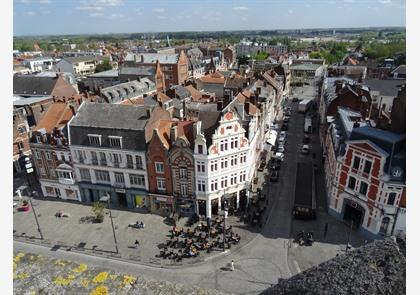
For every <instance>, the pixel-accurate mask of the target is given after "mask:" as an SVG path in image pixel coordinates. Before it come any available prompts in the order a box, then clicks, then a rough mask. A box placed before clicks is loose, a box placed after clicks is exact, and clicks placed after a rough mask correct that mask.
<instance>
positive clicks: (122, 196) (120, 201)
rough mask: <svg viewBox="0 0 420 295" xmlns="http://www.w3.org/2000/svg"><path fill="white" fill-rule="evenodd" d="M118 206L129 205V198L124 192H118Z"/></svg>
mask: <svg viewBox="0 0 420 295" xmlns="http://www.w3.org/2000/svg"><path fill="white" fill-rule="evenodd" d="M117 198H118V206H120V207H127V198H126V196H125V194H124V193H117Z"/></svg>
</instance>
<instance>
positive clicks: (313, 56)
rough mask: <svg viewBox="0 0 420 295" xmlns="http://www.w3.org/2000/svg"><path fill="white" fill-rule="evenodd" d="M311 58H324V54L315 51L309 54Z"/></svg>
mask: <svg viewBox="0 0 420 295" xmlns="http://www.w3.org/2000/svg"><path fill="white" fill-rule="evenodd" d="M309 58H324V57H323V56H322V53H321V52H319V51H313V52H311V53H309Z"/></svg>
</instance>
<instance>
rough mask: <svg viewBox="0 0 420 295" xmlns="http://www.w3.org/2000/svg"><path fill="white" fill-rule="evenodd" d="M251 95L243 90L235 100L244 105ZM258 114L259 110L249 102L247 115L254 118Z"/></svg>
mask: <svg viewBox="0 0 420 295" xmlns="http://www.w3.org/2000/svg"><path fill="white" fill-rule="evenodd" d="M251 94H252V93H251V91H249V90H244V91H242V92H240V93H239V94H238V95H237V100H238V101H239V102H240V103H243V104H245V102H246V101H247V100H248V101H249V97H250V96H251ZM259 113H260V110H259V109H258V108H257V106H256V105H255V104H253V103H252V102H249V114H250V115H252V116H256V115H258V114H259Z"/></svg>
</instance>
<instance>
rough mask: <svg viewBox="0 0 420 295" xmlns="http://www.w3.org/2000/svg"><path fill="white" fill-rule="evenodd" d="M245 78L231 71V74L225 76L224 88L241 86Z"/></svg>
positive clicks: (244, 82)
mask: <svg viewBox="0 0 420 295" xmlns="http://www.w3.org/2000/svg"><path fill="white" fill-rule="evenodd" d="M246 82H247V79H246V78H245V77H242V76H241V75H239V74H236V73H233V74H232V75H231V76H229V77H226V81H225V88H243V87H244V84H246Z"/></svg>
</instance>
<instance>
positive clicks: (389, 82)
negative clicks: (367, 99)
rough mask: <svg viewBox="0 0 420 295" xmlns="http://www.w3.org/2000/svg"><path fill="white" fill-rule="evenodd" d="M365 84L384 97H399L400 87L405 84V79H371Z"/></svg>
mask: <svg viewBox="0 0 420 295" xmlns="http://www.w3.org/2000/svg"><path fill="white" fill-rule="evenodd" d="M365 84H366V85H367V86H368V87H369V88H370V89H371V90H374V91H379V93H380V95H382V96H393V97H396V96H397V95H398V90H399V88H400V87H399V86H401V85H403V84H405V79H398V80H397V79H395V80H394V79H386V80H378V79H369V80H366V81H365Z"/></svg>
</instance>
